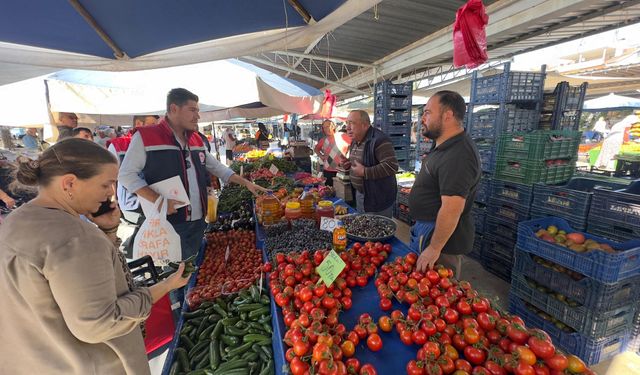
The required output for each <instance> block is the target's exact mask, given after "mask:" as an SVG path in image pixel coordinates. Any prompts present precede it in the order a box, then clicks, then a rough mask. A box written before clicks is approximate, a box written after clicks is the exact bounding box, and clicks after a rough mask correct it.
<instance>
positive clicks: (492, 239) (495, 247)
mask: <svg viewBox="0 0 640 375" xmlns="http://www.w3.org/2000/svg"><path fill="white" fill-rule="evenodd" d="M514 247H515V242H510V241H508V240H505V238H503V237H500V236H496V235H495V234H493V233H487V234H486V235H485V237H484V244H483V247H482V251H483V254H490V255H492V256H493V257H494V258H496V259H499V260H500V261H502V262H503V263H505V264H509V265H510V266H513V249H514Z"/></svg>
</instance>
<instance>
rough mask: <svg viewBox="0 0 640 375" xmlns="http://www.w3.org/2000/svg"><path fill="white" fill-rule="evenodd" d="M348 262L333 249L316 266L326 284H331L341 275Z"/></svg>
mask: <svg viewBox="0 0 640 375" xmlns="http://www.w3.org/2000/svg"><path fill="white" fill-rule="evenodd" d="M345 266H346V264H345V263H344V261H343V260H342V259H341V258H340V256H339V255H338V254H336V252H335V251H333V250H331V251H330V252H329V254H328V255H327V257H326V258H324V260H323V261H322V263H320V265H319V266H318V267H317V268H316V271H318V274H319V275H320V280H322V281H324V283H325V285H326V286H331V283H333V281H334V280H335V279H336V277H338V275H340V272H342V270H343V269H344V267H345Z"/></svg>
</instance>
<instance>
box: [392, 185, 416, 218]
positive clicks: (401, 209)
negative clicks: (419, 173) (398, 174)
mask: <svg viewBox="0 0 640 375" xmlns="http://www.w3.org/2000/svg"><path fill="white" fill-rule="evenodd" d="M412 185H413V182H411V183H402V184H398V196H397V198H396V206H395V209H394V212H393V216H394V217H395V218H396V219H398V220H400V221H402V222H404V223H406V224H409V225H413V224H414V223H415V221H414V220H413V219H412V218H411V215H410V214H409V194H410V193H411V186H412Z"/></svg>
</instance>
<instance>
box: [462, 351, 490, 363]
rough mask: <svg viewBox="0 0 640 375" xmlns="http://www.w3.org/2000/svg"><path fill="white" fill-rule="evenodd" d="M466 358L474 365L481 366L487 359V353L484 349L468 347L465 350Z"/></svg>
mask: <svg viewBox="0 0 640 375" xmlns="http://www.w3.org/2000/svg"><path fill="white" fill-rule="evenodd" d="M464 357H465V358H466V359H467V360H468V361H469V362H471V363H473V364H474V365H481V364H482V363H484V361H485V360H486V359H487V353H486V352H485V351H484V350H483V349H479V348H476V347H473V346H467V347H466V348H464Z"/></svg>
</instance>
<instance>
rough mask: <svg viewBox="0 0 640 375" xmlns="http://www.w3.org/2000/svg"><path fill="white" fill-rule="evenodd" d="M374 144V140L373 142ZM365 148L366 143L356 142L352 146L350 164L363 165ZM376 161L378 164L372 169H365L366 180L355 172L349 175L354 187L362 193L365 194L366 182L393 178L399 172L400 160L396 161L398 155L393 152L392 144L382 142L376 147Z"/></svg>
mask: <svg viewBox="0 0 640 375" xmlns="http://www.w3.org/2000/svg"><path fill="white" fill-rule="evenodd" d="M372 142H373V140H372ZM364 148H365V142H356V141H355V140H354V141H353V143H352V144H351V151H350V153H349V162H350V163H351V165H353V164H354V161H357V162H358V163H360V164H363V160H364ZM375 154H376V160H378V161H379V162H378V164H377V165H374V166H372V167H365V168H364V178H363V177H361V176H354V174H353V172H350V173H349V178H350V179H351V184H352V185H353V187H354V188H355V189H356V190H358V191H359V192H361V193H364V180H365V179H367V180H377V179H380V178H384V177H389V176H393V175H395V174H396V171H397V170H398V159H396V153H395V151H394V150H393V144H392V143H391V142H382V143H381V144H379V145H378V147H376V150H375Z"/></svg>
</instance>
